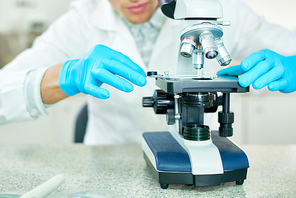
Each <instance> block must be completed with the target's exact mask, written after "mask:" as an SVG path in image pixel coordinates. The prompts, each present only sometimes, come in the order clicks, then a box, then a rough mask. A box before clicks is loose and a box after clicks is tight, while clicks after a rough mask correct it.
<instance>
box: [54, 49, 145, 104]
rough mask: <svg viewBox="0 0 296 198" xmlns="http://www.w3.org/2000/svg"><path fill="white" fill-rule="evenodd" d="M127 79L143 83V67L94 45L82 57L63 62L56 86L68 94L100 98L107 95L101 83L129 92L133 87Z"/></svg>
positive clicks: (117, 53)
mask: <svg viewBox="0 0 296 198" xmlns="http://www.w3.org/2000/svg"><path fill="white" fill-rule="evenodd" d="M122 77H123V78H125V79H127V80H128V81H127V80H125V79H123V78H122ZM129 81H130V82H132V83H134V84H136V85H138V86H144V85H145V84H146V74H145V72H144V70H143V69H142V68H141V67H140V66H138V65H137V64H136V63H134V62H133V61H132V60H131V59H129V58H128V57H127V56H125V55H123V54H122V53H120V52H117V51H114V50H112V49H110V48H108V47H106V46H103V45H96V46H95V47H94V48H93V49H91V50H90V51H89V52H88V53H87V54H85V55H84V56H83V57H82V58H81V59H77V60H69V61H67V62H65V63H64V65H63V66H62V68H61V71H60V76H59V86H60V88H61V89H62V90H63V92H65V93H66V94H67V95H69V96H72V95H75V94H77V93H80V92H82V93H85V94H90V95H92V96H94V97H97V98H101V99H106V98H109V97H110V93H109V91H107V90H106V89H103V88H100V86H101V85H102V84H103V83H107V84H109V85H111V86H113V87H115V88H117V89H119V90H121V91H125V92H131V91H132V90H133V89H134V87H133V85H132V84H131V83H130V82H129Z"/></svg>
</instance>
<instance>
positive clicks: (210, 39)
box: [199, 31, 218, 59]
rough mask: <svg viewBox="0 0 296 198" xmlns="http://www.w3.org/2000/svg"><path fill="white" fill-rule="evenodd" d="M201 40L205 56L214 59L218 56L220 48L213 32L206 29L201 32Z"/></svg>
mask: <svg viewBox="0 0 296 198" xmlns="http://www.w3.org/2000/svg"><path fill="white" fill-rule="evenodd" d="M199 42H200V43H201V45H202V47H203V50H204V53H205V57H206V58H208V59H213V58H216V57H217V56H218V48H217V46H216V43H215V38H214V35H213V34H212V32H210V31H205V32H203V33H201V34H200V36H199Z"/></svg>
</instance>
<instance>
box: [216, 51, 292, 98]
mask: <svg viewBox="0 0 296 198" xmlns="http://www.w3.org/2000/svg"><path fill="white" fill-rule="evenodd" d="M241 74H243V75H242V76H241V77H240V78H239V81H238V82H239V84H240V85H241V86H242V87H247V86H249V85H251V84H253V87H254V88H255V89H261V88H263V87H265V86H266V85H267V86H268V89H269V90H270V91H281V92H283V93H290V92H293V91H295V90H296V56H288V57H285V56H282V55H280V54H277V53H275V52H273V51H271V50H268V49H265V50H260V51H258V52H255V53H253V54H251V55H250V56H248V57H247V58H245V59H244V60H243V61H242V62H241V64H240V65H236V66H233V67H229V68H226V69H223V70H220V71H219V72H218V73H217V75H218V76H222V75H234V76H239V75H241Z"/></svg>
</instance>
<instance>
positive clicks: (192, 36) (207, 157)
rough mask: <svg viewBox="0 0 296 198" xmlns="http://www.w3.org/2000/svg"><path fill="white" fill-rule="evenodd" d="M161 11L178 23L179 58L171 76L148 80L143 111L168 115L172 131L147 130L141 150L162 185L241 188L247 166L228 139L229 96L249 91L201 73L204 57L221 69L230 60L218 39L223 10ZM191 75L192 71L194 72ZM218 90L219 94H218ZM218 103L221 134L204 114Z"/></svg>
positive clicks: (189, 3) (211, 5) (166, 0)
mask: <svg viewBox="0 0 296 198" xmlns="http://www.w3.org/2000/svg"><path fill="white" fill-rule="evenodd" d="M160 5H161V9H162V12H163V13H164V14H165V15H166V16H168V17H170V18H173V19H176V20H181V31H180V55H179V57H178V66H177V68H178V69H177V73H176V75H175V76H168V75H164V76H162V75H157V72H150V74H149V73H148V76H150V77H154V78H155V79H156V85H157V86H158V87H159V88H161V90H156V91H155V92H154V95H153V96H152V97H144V98H143V106H144V107H153V108H154V111H155V113H156V114H166V116H167V123H168V124H169V125H175V126H176V131H177V133H176V132H152V133H151V132H146V133H144V134H143V141H142V147H143V151H144V158H145V160H146V162H147V165H148V167H149V168H150V169H151V170H152V172H153V174H154V176H155V177H156V179H157V180H158V181H159V183H160V184H161V187H162V188H167V187H168V184H193V185H195V186H212V185H220V184H221V183H223V182H231V181H235V182H236V183H237V184H242V183H243V181H244V180H245V179H246V174H247V168H248V167H249V163H248V159H247V156H246V154H245V153H244V152H243V151H242V150H241V149H240V148H239V147H238V146H237V145H235V144H234V143H233V142H232V141H230V140H229V139H228V138H227V137H230V136H232V134H233V129H232V123H233V122H234V114H233V112H230V93H244V92H248V91H249V88H243V87H241V86H240V85H239V84H238V82H237V80H238V79H237V78H236V77H233V78H220V77H219V78H216V77H215V78H212V77H206V76H204V75H202V74H201V73H200V70H201V69H202V68H203V67H204V57H205V58H207V59H214V58H216V59H217V61H218V62H219V64H220V65H221V66H226V65H228V64H229V63H230V62H231V57H230V55H229V54H228V52H227V50H226V48H225V46H224V44H223V42H222V39H221V37H222V36H223V30H222V28H221V27H220V26H221V25H230V22H225V21H222V20H220V19H221V18H222V17H223V8H222V6H221V4H220V2H219V1H218V0H160ZM192 71H194V72H192ZM217 92H221V93H222V94H223V96H219V97H218V95H217ZM219 105H222V111H220V112H219V114H218V115H219V118H218V122H219V123H220V128H219V132H218V131H211V130H210V127H209V126H206V125H204V113H207V112H216V111H217V108H218V106H219Z"/></svg>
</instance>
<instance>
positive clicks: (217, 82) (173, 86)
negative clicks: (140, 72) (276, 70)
mask: <svg viewBox="0 0 296 198" xmlns="http://www.w3.org/2000/svg"><path fill="white" fill-rule="evenodd" d="M151 77H154V78H156V85H157V86H158V87H159V88H161V89H162V90H164V91H165V92H167V93H171V94H173V93H185V92H224V93H225V92H227V93H245V92H249V87H242V86H240V85H239V83H238V78H237V77H233V76H227V77H226V76H225V77H221V76H219V77H218V76H215V77H197V76H174V77H164V76H151Z"/></svg>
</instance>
